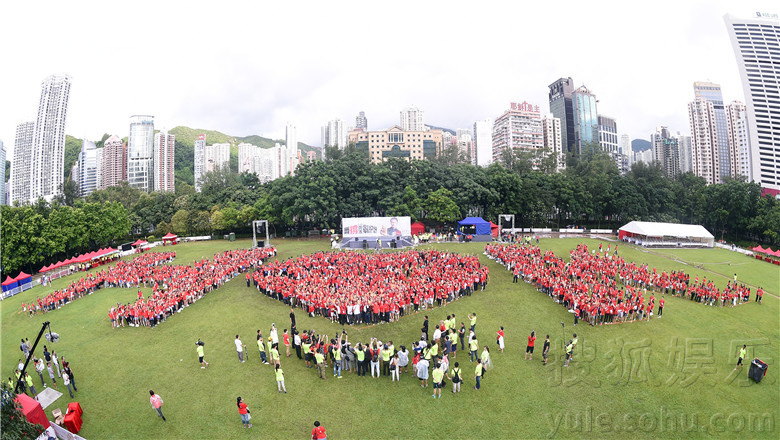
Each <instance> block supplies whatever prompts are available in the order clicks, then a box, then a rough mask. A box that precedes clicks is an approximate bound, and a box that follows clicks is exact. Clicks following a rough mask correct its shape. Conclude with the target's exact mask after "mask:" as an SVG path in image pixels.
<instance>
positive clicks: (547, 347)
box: [542, 335, 550, 365]
mask: <svg viewBox="0 0 780 440" xmlns="http://www.w3.org/2000/svg"><path fill="white" fill-rule="evenodd" d="M549 351H550V335H547V337H546V338H545V339H544V348H543V349H542V359H544V360H543V361H542V363H543V365H547V353H548V352H549Z"/></svg>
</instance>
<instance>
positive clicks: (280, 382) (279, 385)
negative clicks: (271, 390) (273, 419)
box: [274, 364, 287, 394]
mask: <svg viewBox="0 0 780 440" xmlns="http://www.w3.org/2000/svg"><path fill="white" fill-rule="evenodd" d="M274 368H275V369H276V370H275V371H276V389H278V390H279V393H281V392H282V390H284V394H287V388H285V387H284V371H282V368H281V365H279V364H277V365H276V367H274Z"/></svg>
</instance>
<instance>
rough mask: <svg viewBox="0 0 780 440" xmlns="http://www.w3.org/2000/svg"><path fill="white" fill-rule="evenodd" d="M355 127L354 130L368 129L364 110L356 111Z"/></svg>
mask: <svg viewBox="0 0 780 440" xmlns="http://www.w3.org/2000/svg"><path fill="white" fill-rule="evenodd" d="M355 129H356V130H363V131H366V130H368V119H367V118H366V112H363V111H361V112H360V113H358V115H357V117H356V118H355Z"/></svg>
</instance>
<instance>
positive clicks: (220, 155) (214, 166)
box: [203, 143, 230, 173]
mask: <svg viewBox="0 0 780 440" xmlns="http://www.w3.org/2000/svg"><path fill="white" fill-rule="evenodd" d="M203 163H204V165H203V170H204V172H206V173H212V172H214V171H217V170H229V169H230V144H228V143H222V144H213V145H209V146H207V147H206V154H205V157H204V162H203Z"/></svg>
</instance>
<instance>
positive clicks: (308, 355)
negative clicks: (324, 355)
mask: <svg viewBox="0 0 780 440" xmlns="http://www.w3.org/2000/svg"><path fill="white" fill-rule="evenodd" d="M301 347H303V358H304V359H305V360H306V368H311V361H312V358H313V357H314V354H313V353H312V352H311V342H310V340H309V339H305V340H304V341H303V344H301Z"/></svg>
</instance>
